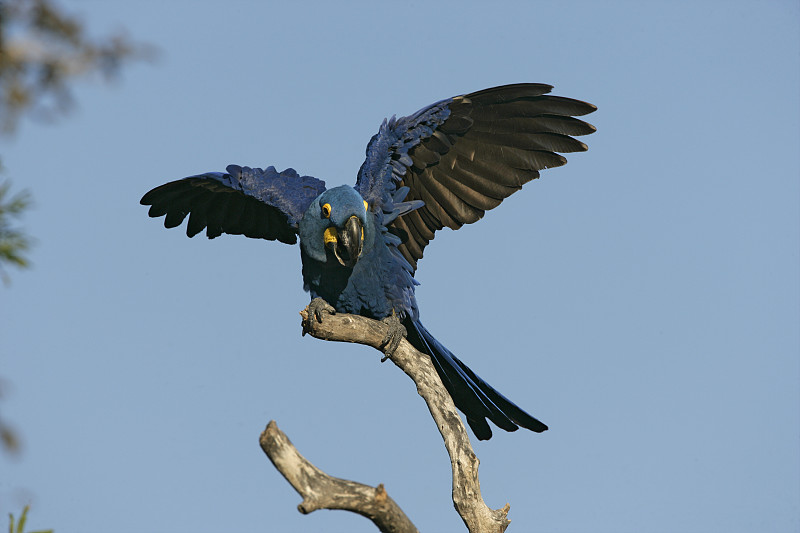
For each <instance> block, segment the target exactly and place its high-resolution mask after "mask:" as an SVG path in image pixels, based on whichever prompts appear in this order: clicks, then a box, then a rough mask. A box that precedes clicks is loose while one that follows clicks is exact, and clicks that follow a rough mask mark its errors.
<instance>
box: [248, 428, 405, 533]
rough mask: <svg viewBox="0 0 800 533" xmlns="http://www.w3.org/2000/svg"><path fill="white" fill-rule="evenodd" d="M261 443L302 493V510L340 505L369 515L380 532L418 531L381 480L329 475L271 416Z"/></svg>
mask: <svg viewBox="0 0 800 533" xmlns="http://www.w3.org/2000/svg"><path fill="white" fill-rule="evenodd" d="M260 443H261V449H262V450H264V453H266V454H267V457H269V459H270V461H272V464H273V465H275V468H277V469H278V471H279V472H280V473H281V474H283V477H285V478H286V481H288V482H289V483H290V484H291V485H292V487H294V489H295V490H296V491H297V492H298V493H299V494H300V496H302V497H303V501H302V502H301V503H300V505H298V506H297V510H298V511H300V512H301V513H303V514H308V513H310V512H312V511H316V510H317V509H341V510H345V511H352V512H354V513H358V514H360V515H362V516H365V517H367V518H369V519H370V520H372V521H373V522H374V523H375V525H376V526H378V529H379V530H381V531H382V532H383V533H418V531H417V528H416V527H414V524H413V523H411V520H409V518H408V517H407V516H406V515H405V514H404V513H403V511H402V509H400V507H399V506H398V505H397V504H396V503H395V502H394V500H392V499H391V498H390V497H389V495H388V494H386V490H385V489H384V488H383V484H380V485H378V486H377V487H370V486H369V485H362V484H361V483H356V482H354V481H348V480H346V479H339V478H335V477H332V476H329V475H328V474H326V473H325V472H323V471H322V470H320V469H319V468H317V467H316V466H314V465H313V464H311V463H310V462H309V461H308V460H307V459H306V458H305V457H303V456H302V455H300V452H298V451H297V448H295V447H294V445H292V443H291V441H289V437H287V436H286V434H285V433H284V432H283V431H281V430H280V429H278V426H277V424H275V421H274V420H272V421H271V422H270V423H269V424H268V425H267V429H265V430H264V432H263V433H262V434H261V439H260Z"/></svg>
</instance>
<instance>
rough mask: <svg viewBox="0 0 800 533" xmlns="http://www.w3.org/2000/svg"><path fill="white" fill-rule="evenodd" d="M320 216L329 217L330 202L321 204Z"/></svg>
mask: <svg viewBox="0 0 800 533" xmlns="http://www.w3.org/2000/svg"><path fill="white" fill-rule="evenodd" d="M322 216H323V217H325V218H331V204H322Z"/></svg>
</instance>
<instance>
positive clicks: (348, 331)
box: [261, 307, 510, 533]
mask: <svg viewBox="0 0 800 533" xmlns="http://www.w3.org/2000/svg"><path fill="white" fill-rule="evenodd" d="M309 311H310V312H309ZM300 315H301V316H302V317H303V333H304V334H305V333H308V334H310V335H311V336H312V337H316V338H317V339H321V340H327V341H336V342H352V343H358V344H364V345H366V346H372V347H373V348H375V349H376V350H378V351H380V352H383V350H384V349H385V348H386V338H387V334H388V333H389V329H390V326H389V325H388V324H387V323H385V322H381V321H377V320H372V319H369V318H366V317H362V316H358V315H348V314H343V313H335V314H327V313H324V314H322V313H315V309H313V308H312V309H309V307H306V309H304V310H303V311H301V312H300ZM390 360H391V361H392V362H393V363H394V364H395V365H396V366H398V367H399V368H400V369H401V370H402V371H403V372H405V373H406V374H407V375H408V376H409V377H410V378H411V379H412V380H413V381H414V383H415V384H416V386H417V392H418V393H419V395H420V396H422V398H423V399H424V400H425V403H426V404H427V406H428V410H429V411H430V413H431V416H432V417H433V419H434V421H435V422H436V427H437V428H438V429H439V433H441V435H442V440H443V441H444V445H445V448H447V453H448V454H449V455H450V465H451V467H452V472H453V504H454V506H455V508H456V511H458V514H459V515H460V516H461V519H462V520H463V521H464V524H465V525H466V526H467V529H468V530H469V531H470V532H471V533H476V532H481V533H483V532H492V533H502V532H504V531H505V530H506V528H507V527H508V525H509V524H510V520H508V511H509V509H510V506H509V504H506V505H505V506H504V507H502V508H501V509H490V508H489V507H488V506H487V505H486V503H485V502H484V501H483V497H482V496H481V487H480V482H479V480H478V466H479V464H480V461H479V460H478V457H477V456H476V455H475V452H474V451H473V449H472V445H471V443H470V440H469V436H468V434H467V430H466V428H465V427H464V423H463V422H462V421H461V417H460V416H459V414H458V411H457V410H456V407H455V405H454V404H453V400H452V399H451V398H450V395H449V394H448V392H447V390H446V389H445V388H444V385H443V384H442V381H441V379H439V375H438V374H437V373H436V370H435V369H434V367H433V364H432V363H431V360H430V358H429V357H428V356H427V355H425V354H422V353H420V352H418V351H417V350H416V349H415V348H414V347H413V346H411V344H409V342H408V341H407V340H406V339H402V340H401V341H400V343H399V345H398V346H397V349H396V350H394V353H393V354H392V355H391V358H390ZM261 447H262V449H263V450H264V453H266V454H267V455H268V456H269V458H270V460H271V461H272V463H273V464H274V465H275V468H277V469H278V471H280V472H281V474H283V476H284V477H285V478H286V480H287V481H289V483H290V484H291V485H292V486H293V487H294V488H295V490H297V491H298V492H299V493H300V495H301V496H302V497H303V502H302V503H301V504H300V505H299V506H298V509H299V510H300V512H302V513H310V512H312V511H314V510H316V509H346V510H349V511H353V512H356V513H359V514H361V515H363V516H366V517H367V518H370V519H371V520H372V521H373V522H374V523H375V525H376V526H378V529H380V531H391V532H415V531H417V529H416V528H415V527H414V525H413V524H412V523H411V521H410V520H409V519H408V518H407V517H406V516H405V514H403V512H402V510H400V508H399V507H398V506H397V504H396V503H395V502H394V501H393V500H392V499H391V498H390V497H389V496H388V494H386V491H385V489H384V488H383V485H378V487H369V486H367V485H362V484H360V483H355V482H352V481H347V480H343V479H338V478H333V477H331V476H328V475H327V474H325V473H324V472H322V471H321V470H319V469H318V468H316V467H315V466H314V465H312V464H311V463H310V462H308V461H307V460H306V459H305V458H304V457H303V456H302V455H300V453H299V452H298V451H297V450H296V449H295V448H294V446H292V444H291V442H290V441H289V439H288V438H287V437H286V435H284V434H283V433H282V432H281V431H280V430H279V429H278V428H277V426H276V425H275V422H274V421H273V422H270V423H269V425H268V426H267V429H266V430H265V431H264V433H262V435H261ZM342 502H347V505H346V506H345V505H344V504H343V503H342ZM354 502H355V503H354Z"/></svg>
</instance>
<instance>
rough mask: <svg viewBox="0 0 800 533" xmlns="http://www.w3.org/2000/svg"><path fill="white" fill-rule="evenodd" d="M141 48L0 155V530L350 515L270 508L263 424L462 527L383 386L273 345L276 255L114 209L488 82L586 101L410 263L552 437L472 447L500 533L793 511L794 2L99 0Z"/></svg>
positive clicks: (426, 293)
mask: <svg viewBox="0 0 800 533" xmlns="http://www.w3.org/2000/svg"><path fill="white" fill-rule="evenodd" d="M65 5H67V6H68V7H69V8H70V9H72V10H74V11H75V12H76V13H79V14H81V15H82V16H83V17H84V19H85V21H86V22H87V24H88V25H89V27H90V28H92V30H93V31H94V32H95V33H96V34H98V35H99V34H106V33H108V32H110V31H113V30H115V29H118V28H125V29H126V30H127V31H128V32H129V34H130V35H131V36H132V37H134V38H136V39H138V40H140V41H144V42H148V43H151V44H153V45H155V46H156V47H157V48H158V49H159V50H160V55H159V59H158V60H157V61H156V62H154V63H151V64H136V65H132V66H130V68H127V69H126V70H125V72H124V75H123V76H122V78H121V79H120V80H119V82H116V83H113V84H111V85H105V84H102V83H100V82H99V81H89V82H85V83H81V84H80V85H79V86H78V87H77V90H76V100H77V103H78V107H77V108H76V109H75V110H74V112H73V113H72V114H70V115H69V116H68V117H66V118H65V119H63V120H61V121H59V122H58V123H56V124H55V125H42V124H36V123H24V124H23V125H22V127H21V129H20V131H19V133H18V135H17V136H16V137H15V138H13V139H3V140H2V143H3V144H2V148H0V150H1V151H0V154H2V159H3V164H4V167H5V171H4V174H3V176H2V178H10V179H12V180H13V182H14V184H15V187H16V188H23V187H24V188H27V189H29V190H30V191H31V193H32V194H33V196H34V198H35V202H36V205H35V207H34V208H33V209H32V210H31V211H30V212H29V213H28V214H27V216H26V218H25V226H26V228H27V229H28V230H29V232H30V233H31V234H32V235H33V236H34V237H35V238H36V240H37V245H36V247H35V248H34V250H33V252H32V254H31V259H32V261H33V265H34V266H33V268H32V269H30V270H28V271H24V272H12V275H13V283H12V284H11V285H10V286H8V287H0V375H2V378H3V380H4V387H3V390H4V397H3V400H2V404H0V406H1V407H2V416H3V418H4V419H5V420H6V421H7V422H9V423H11V424H13V425H14V427H16V429H17V430H18V432H19V433H20V435H21V437H22V439H23V444H24V448H23V453H22V455H21V457H19V458H17V459H12V458H9V457H8V456H5V455H3V456H0V516H5V515H6V513H7V512H15V513H16V512H19V510H20V509H21V508H22V506H23V505H24V504H26V503H31V504H32V506H33V509H32V511H31V518H30V522H29V523H30V525H31V527H32V528H43V527H54V528H55V529H56V531H57V532H58V533H66V532H71V531H83V532H94V531H97V532H100V531H112V530H113V531H117V532H119V533H127V532H131V533H133V532H141V531H192V532H206V531H207V532H212V531H214V532H216V531H242V530H250V531H258V530H261V531H348V532H360V531H365V532H366V531H373V530H374V528H373V526H372V525H371V524H370V523H369V522H368V521H366V520H365V519H364V518H361V517H359V516H355V515H351V514H348V513H343V512H325V511H319V512H316V513H313V514H312V515H309V516H303V515H300V514H299V513H298V512H297V510H296V505H297V504H298V503H299V501H300V498H299V496H298V495H297V494H296V493H294V491H293V490H292V489H291V487H290V486H289V485H288V484H287V483H286V482H285V481H284V480H283V478H281V477H280V475H279V474H278V473H277V472H276V471H275V470H274V469H273V467H272V465H271V464H270V463H269V462H268V460H267V459H266V457H265V456H264V455H263V454H262V452H261V450H260V448H259V447H258V436H259V433H260V432H261V431H262V430H263V428H264V426H265V425H266V424H267V422H268V421H269V420H272V419H275V420H277V422H278V424H279V426H280V427H281V428H282V429H283V430H284V431H285V432H286V433H287V434H288V435H289V437H290V438H291V439H292V440H293V442H294V443H295V444H296V445H297V446H298V448H299V449H300V451H301V452H302V453H303V454H304V455H305V456H306V457H308V458H309V459H310V460H311V461H313V462H314V463H315V464H316V465H317V466H319V467H320V468H322V469H324V470H326V471H328V472H329V473H330V474H332V475H336V476H339V477H345V478H349V479H354V480H357V481H360V482H363V483H369V484H377V483H384V484H385V485H386V487H387V490H388V491H389V494H390V495H391V496H392V497H393V498H394V499H395V500H396V501H397V502H398V503H399V504H400V505H401V506H402V507H403V508H404V509H405V511H406V512H407V513H408V515H409V516H410V517H411V519H412V520H413V521H414V522H415V523H416V524H417V526H418V527H419V528H420V529H421V530H423V531H460V530H462V527H463V526H462V523H461V521H460V519H459V517H458V516H457V514H456V513H455V511H454V510H453V509H452V502H451V500H450V473H449V462H448V459H447V456H446V453H445V451H444V448H443V446H442V444H441V438H440V436H439V434H438V432H437V431H436V428H435V426H434V424H433V423H432V421H431V419H430V417H429V415H428V413H427V410H426V408H425V406H424V403H423V402H422V400H421V399H420V398H419V397H418V396H417V395H416V394H415V389H414V386H413V384H412V383H411V382H410V381H409V380H408V378H407V377H406V376H405V375H404V374H402V372H400V371H399V370H398V369H396V368H395V367H393V366H391V365H389V364H383V365H382V364H379V362H378V360H379V354H378V353H377V352H375V351H374V350H371V349H368V348H365V347H361V346H349V345H348V346H345V345H337V344H334V343H324V342H321V341H318V340H315V339H312V338H309V337H301V336H300V318H299V315H298V314H297V312H298V311H299V310H300V309H302V308H303V307H304V306H305V305H306V303H307V301H308V297H307V295H306V294H305V293H304V292H303V290H302V282H301V277H300V258H299V251H298V249H297V248H295V247H291V246H286V245H281V244H278V243H274V242H265V241H254V240H248V239H245V238H243V237H233V236H224V237H222V238H219V239H215V240H213V241H208V240H207V239H205V238H202V237H195V238H194V239H187V238H186V236H185V233H184V229H183V228H181V229H176V230H169V231H168V230H165V229H164V228H163V226H162V225H161V222H160V221H156V220H151V219H149V218H148V217H147V215H146V208H144V207H142V206H140V205H138V201H139V198H140V197H141V195H142V194H143V193H144V192H146V191H147V190H149V189H150V188H152V187H154V186H156V185H159V184H161V183H164V182H166V181H170V180H173V179H178V178H181V177H184V176H188V175H192V174H196V173H199V172H204V171H212V170H222V169H224V167H225V166H226V165H227V164H229V163H238V164H241V165H250V166H267V165H275V166H276V167H278V168H279V169H282V168H286V167H294V168H296V169H297V170H298V171H299V172H301V173H303V174H310V175H313V176H316V177H319V178H321V179H324V180H326V181H327V183H328V185H329V186H331V185H339V184H342V183H349V184H352V183H354V180H355V175H356V172H357V170H358V168H359V166H360V164H361V162H362V160H363V156H364V148H365V146H366V143H367V141H368V140H369V138H370V137H371V136H372V135H373V134H374V133H375V132H376V131H377V128H378V126H379V125H380V122H381V120H383V118H384V117H386V116H391V115H393V114H397V115H406V114H410V113H412V112H414V111H416V110H417V109H419V108H420V107H422V106H425V105H427V104H429V103H432V102H434V101H436V100H439V99H442V98H446V97H449V96H453V95H457V94H463V93H466V92H471V91H475V90H479V89H483V88H486V87H491V86H495V85H500V84H505V83H514V82H523V81H525V82H543V83H549V84H552V85H555V87H556V88H555V91H554V94H559V95H564V96H570V97H574V98H579V99H583V100H587V101H590V102H592V103H594V104H596V105H597V106H598V108H599V110H598V111H597V112H596V113H595V114H593V115H592V116H591V122H593V123H594V124H595V125H596V126H597V128H598V131H597V133H596V134H594V135H592V136H590V137H588V138H585V139H584V140H585V141H586V142H587V143H588V144H589V152H587V153H584V154H573V155H572V156H570V157H569V164H568V165H567V166H565V167H562V168H558V169H552V170H549V171H545V172H544V173H543V175H542V179H541V180H538V181H536V182H533V183H531V184H529V185H527V186H526V187H525V189H524V190H523V191H522V192H520V193H518V194H516V195H514V196H513V197H511V198H510V199H509V200H507V201H506V202H504V203H503V205H502V206H500V207H499V208H498V209H496V210H494V211H492V212H491V213H489V214H487V216H486V217H485V219H484V220H482V221H481V222H480V223H478V224H475V225H473V226H468V227H465V228H463V229H462V230H459V231H458V232H450V231H444V232H441V233H440V234H438V235H437V237H436V240H435V241H434V242H433V243H432V244H431V245H430V246H429V247H428V248H427V249H426V253H425V258H424V260H422V261H421V263H420V269H419V271H418V276H417V277H418V279H419V281H420V282H421V283H422V285H421V287H419V289H418V291H417V296H418V300H419V303H420V308H421V313H422V320H423V322H424V323H425V325H426V326H427V327H428V329H429V330H431V332H433V333H434V334H435V335H436V336H437V338H439V339H440V340H441V341H442V342H443V343H444V344H445V345H447V346H448V347H449V348H450V349H451V350H452V351H453V352H454V353H456V354H457V355H458V356H459V357H460V358H462V359H463V360H465V361H466V362H467V363H468V364H469V365H470V366H471V367H472V368H473V369H475V370H476V371H477V372H478V373H479V374H480V375H481V376H482V377H484V378H485V379H486V380H487V381H489V382H490V383H492V384H493V385H495V386H496V387H497V388H498V389H499V390H501V391H502V392H504V393H505V394H506V395H508V396H509V397H511V398H512V399H514V400H515V401H516V402H518V403H519V404H520V405H522V406H523V407H525V408H526V409H528V410H529V411H530V412H532V413H533V414H534V415H536V416H537V417H540V418H541V419H542V420H543V421H545V422H546V423H547V424H548V425H549V426H550V428H551V429H550V431H548V432H546V433H545V434H542V435H536V434H532V433H530V432H517V433H514V434H506V433H503V432H500V431H498V432H496V436H495V437H494V438H493V439H492V440H491V441H488V442H478V443H476V444H475V447H476V452H477V454H478V456H479V458H480V459H481V469H480V474H481V483H482V490H483V494H484V497H485V499H486V501H487V503H488V504H489V505H490V506H492V507H494V508H497V507H500V506H502V505H504V504H505V503H506V502H509V503H510V504H511V514H510V518H511V519H512V525H511V529H510V530H509V531H535V530H540V531H550V532H577V531H595V532H643V531H646V532H713V531H719V532H723V531H724V532H728V533H729V532H750V531H775V532H784V531H786V532H788V531H797V530H798V528H800V503H799V502H800V481H799V480H800V414H799V407H798V406H800V391H799V389H798V383H799V382H800V380H798V378H800V362H799V361H798V354H799V353H800V333H799V332H798V324H800V287H799V285H798V272H800V254H799V253H798V252H799V251H800V250H799V247H798V242H800V235H798V233H800V224H799V222H800V216H798V215H799V210H798V199H800V185H799V181H798V176H800V157H799V156H798V147H800V100H799V99H798V94H800V54H799V53H798V50H800V32H799V31H798V22H797V21H798V11H800V9H799V8H798V4H797V3H796V2H788V1H786V2H779V1H773V2H722V1H719V2H692V3H689V2H641V3H639V2H624V1H620V2H602V3H600V2H597V3H593V2H541V3H529V2H513V3H494V4H491V5H490V4H489V3H488V2H487V3H474V2H449V3H438V2H421V1H412V2H405V3H396V2H392V3H380V2H373V3H366V2H364V3H356V2H353V3H348V4H339V3H324V2H311V3H307V2H295V3H291V5H290V3H288V2H282V3H269V2H264V3H260V2H240V1H233V2H224V3H223V2H189V1H181V2H177V1H176V2H166V3H165V2H155V1H147V2H135V3H134V2H116V1H108V2H99V1H92V2H90V1H85V2H73V3H70V4H65Z"/></svg>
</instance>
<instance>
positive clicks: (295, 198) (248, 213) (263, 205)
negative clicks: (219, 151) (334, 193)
mask: <svg viewBox="0 0 800 533" xmlns="http://www.w3.org/2000/svg"><path fill="white" fill-rule="evenodd" d="M225 170H226V171H227V173H222V172H209V173H206V174H199V175H197V176H191V177H188V178H184V179H182V180H178V181H173V182H170V183H167V184H165V185H161V186H160V187H156V188H155V189H153V190H151V191H150V192H148V193H147V194H145V195H144V196H143V197H142V200H141V204H142V205H149V206H151V207H150V211H149V212H148V213H149V215H150V216H151V217H160V216H165V215H166V217H165V219H164V227H167V228H174V227H177V226H180V225H181V223H182V222H183V220H184V219H185V218H186V215H189V222H188V223H187V225H186V235H188V236H189V237H194V236H195V235H197V234H198V233H200V232H201V231H203V228H207V229H206V235H207V236H208V238H209V239H213V238H214V237H219V236H220V235H221V234H223V233H229V234H233V235H244V236H246V237H252V238H257V239H267V240H270V241H273V240H278V241H280V242H284V243H287V244H294V243H296V242H297V225H298V223H299V221H300V219H301V218H302V217H303V213H304V212H305V210H306V209H307V208H308V206H309V205H310V204H311V202H312V201H313V200H314V198H316V197H317V196H319V195H320V194H322V193H323V192H324V191H325V182H324V181H321V180H318V179H317V178H313V177H311V176H300V175H299V174H298V173H297V172H296V171H295V170H294V169H291V168H287V169H286V170H284V171H283V172H278V171H277V170H275V167H268V168H267V169H265V170H262V169H260V168H250V167H240V166H238V165H229V166H228V167H227V168H226V169H225Z"/></svg>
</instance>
